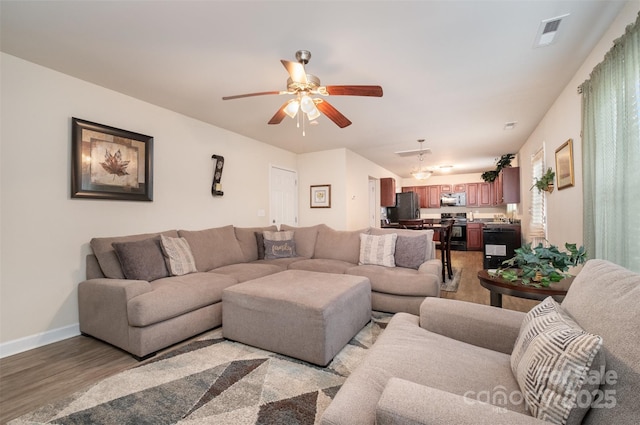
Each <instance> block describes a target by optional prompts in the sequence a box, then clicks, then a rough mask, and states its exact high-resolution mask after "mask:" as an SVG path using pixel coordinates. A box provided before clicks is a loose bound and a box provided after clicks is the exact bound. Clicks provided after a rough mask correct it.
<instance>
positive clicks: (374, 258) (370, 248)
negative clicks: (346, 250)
mask: <svg viewBox="0 0 640 425" xmlns="http://www.w3.org/2000/svg"><path fill="white" fill-rule="evenodd" d="M397 239H398V234H397V233H390V234H387V235H367V234H365V233H360V260H359V261H358V264H359V265H364V264H373V265H376V266H385V267H395V266H396V260H395V253H396V240H397Z"/></svg>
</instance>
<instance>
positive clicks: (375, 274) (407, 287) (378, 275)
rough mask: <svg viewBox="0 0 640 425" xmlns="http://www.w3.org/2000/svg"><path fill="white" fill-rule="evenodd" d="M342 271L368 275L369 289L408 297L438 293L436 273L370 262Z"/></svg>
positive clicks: (437, 276)
mask: <svg viewBox="0 0 640 425" xmlns="http://www.w3.org/2000/svg"><path fill="white" fill-rule="evenodd" d="M344 273H346V274H350V275H354V276H365V277H368V278H369V281H370V282H371V290H373V291H376V292H382V293H385V294H392V295H403V296H410V297H437V296H439V294H440V277H439V275H437V274H430V273H422V272H419V271H417V270H414V269H408V268H404V267H394V268H389V267H384V266H375V265H371V264H367V265H363V266H354V267H349V268H348V269H347V270H345V271H344Z"/></svg>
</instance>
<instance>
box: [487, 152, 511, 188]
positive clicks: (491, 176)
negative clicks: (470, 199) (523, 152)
mask: <svg viewBox="0 0 640 425" xmlns="http://www.w3.org/2000/svg"><path fill="white" fill-rule="evenodd" d="M515 157H516V154H514V153H505V154H504V155H502V156H501V157H500V158H498V160H497V162H496V169H495V170H490V171H485V172H484V173H482V174H481V175H480V177H482V180H484V181H486V182H488V183H491V182H493V181H494V180H495V179H496V178H498V174H500V171H502V169H503V168H506V167H511V160H512V159H513V158H515Z"/></svg>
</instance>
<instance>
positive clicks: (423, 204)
mask: <svg viewBox="0 0 640 425" xmlns="http://www.w3.org/2000/svg"><path fill="white" fill-rule="evenodd" d="M429 187H431V186H403V187H402V192H415V193H417V194H418V198H419V199H420V208H440V191H439V190H438V205H437V206H435V207H433V206H430V205H431V204H430V203H429V196H430V195H429V190H428V188H429ZM436 187H438V189H439V188H440V186H436Z"/></svg>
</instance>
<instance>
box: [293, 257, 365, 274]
mask: <svg viewBox="0 0 640 425" xmlns="http://www.w3.org/2000/svg"><path fill="white" fill-rule="evenodd" d="M298 258H299V257H298ZM353 266H355V264H353V263H348V262H346V261H342V260H331V259H324V258H311V259H302V260H298V261H294V262H292V263H291V264H289V269H291V270H307V271H310V272H323V273H336V274H343V273H344V272H345V271H347V270H348V269H350V268H352V267H353ZM357 276H360V275H357Z"/></svg>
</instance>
